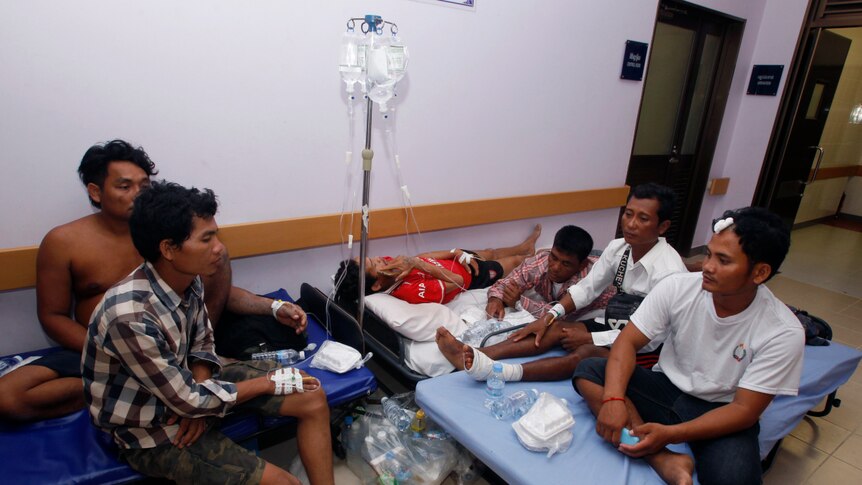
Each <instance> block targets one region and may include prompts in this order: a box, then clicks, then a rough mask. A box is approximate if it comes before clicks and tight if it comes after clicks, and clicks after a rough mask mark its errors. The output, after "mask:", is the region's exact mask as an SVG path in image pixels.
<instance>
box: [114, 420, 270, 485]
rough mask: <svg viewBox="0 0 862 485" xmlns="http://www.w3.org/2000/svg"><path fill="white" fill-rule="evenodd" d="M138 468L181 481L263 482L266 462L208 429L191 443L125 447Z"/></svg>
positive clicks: (124, 451) (127, 456) (126, 457)
mask: <svg viewBox="0 0 862 485" xmlns="http://www.w3.org/2000/svg"><path fill="white" fill-rule="evenodd" d="M120 456H121V457H122V458H123V459H124V460H125V461H126V462H127V463H128V464H129V466H131V467H132V468H133V469H134V470H136V471H138V472H140V473H142V474H144V475H147V476H150V477H155V478H167V479H169V480H173V481H175V482H177V483H179V484H184V483H194V484H208V483H212V484H234V483H236V484H246V483H249V484H252V483H260V480H261V478H262V477H263V468H264V466H265V465H266V462H265V461H263V459H261V458H259V457H258V456H257V455H255V454H254V453H253V452H251V451H249V450H247V449H245V448H243V447H242V446H240V445H238V444H236V443H234V442H233V441H232V440H231V439H230V438H228V437H227V436H225V435H223V434H222V433H221V432H220V431H218V430H216V429H208V430H207V431H206V432H205V433H204V434H203V435H201V437H200V438H199V439H198V440H197V441H195V442H194V444H192V445H191V446H188V447H186V448H177V447H176V446H174V445H171V444H168V445H161V446H157V447H155V448H144V449H139V448H134V449H121V450H120Z"/></svg>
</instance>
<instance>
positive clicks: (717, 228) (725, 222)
mask: <svg viewBox="0 0 862 485" xmlns="http://www.w3.org/2000/svg"><path fill="white" fill-rule="evenodd" d="M732 225H733V217H725V218H724V219H719V220H717V221H715V224H713V226H712V232H714V233H716V234H718V233H720V232H721V231H723V230H725V229H727V228H728V227H730V226H732Z"/></svg>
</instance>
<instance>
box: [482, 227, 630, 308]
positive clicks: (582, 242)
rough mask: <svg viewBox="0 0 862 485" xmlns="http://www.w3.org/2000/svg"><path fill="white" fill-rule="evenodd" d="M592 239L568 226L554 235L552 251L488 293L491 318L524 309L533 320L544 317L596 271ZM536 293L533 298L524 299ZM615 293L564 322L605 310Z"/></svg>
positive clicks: (533, 259)
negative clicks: (506, 311)
mask: <svg viewBox="0 0 862 485" xmlns="http://www.w3.org/2000/svg"><path fill="white" fill-rule="evenodd" d="M592 248H593V238H592V237H590V235H589V233H587V231H585V230H583V229H581V228H580V227H577V226H565V227H563V228H562V229H560V230H559V231H557V234H556V235H554V245H553V247H552V248H551V249H546V250H543V251H539V252H537V253H536V255H535V256H532V257H529V258H527V259H525V260H524V262H523V263H522V264H521V265H520V266H518V267H517V268H515V269H514V271H512V273H511V274H510V275H509V276H506V277H505V278H503V279H501V280H499V281H497V282H496V283H494V285H493V286H491V287H490V288H489V289H488V305H487V306H486V307H485V312H486V313H487V314H488V316H490V317H493V318H497V319H502V318H503V317H504V316H505V309H506V307H510V308H514V309H521V310H526V311H528V312H530V314H532V315H534V316H537V317H538V316H541V315H544V314H545V313H547V312H548V310H550V309H551V306H552V305H553V304H554V303H556V302H557V301H559V300H560V298H562V297H563V296H564V295H565V294H566V290H568V289H569V287H570V286H572V285H574V284H575V283H577V282H578V281H580V280H581V279H582V278H584V277H585V276H586V275H587V273H589V272H590V268H592V267H593V263H595V262H596V261H597V260H598V259H599V258H598V256H589V254H590V251H591V250H592ZM528 290H533V293H534V294H532V295H525V294H524V293H525V292H527V291H528ZM613 294H614V292H613V290H612V289H609V290H607V291H605V292H604V293H602V294H601V295H600V296H599V297H598V298H596V299H595V300H594V301H593V302H592V303H591V304H590V305H588V306H586V307H584V308H583V309H578V311H577V312H573V313H571V314H569V315H566V316H565V317H564V319H565V320H570V321H577V320H581V319H583V317H584V315H587V314H588V313H595V312H593V310H601V309H604V308H605V307H606V306H607V304H608V300H610V298H611V297H612V296H613Z"/></svg>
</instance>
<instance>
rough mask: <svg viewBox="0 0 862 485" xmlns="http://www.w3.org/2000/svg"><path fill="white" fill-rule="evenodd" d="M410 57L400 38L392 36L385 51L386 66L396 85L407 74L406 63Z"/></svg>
mask: <svg viewBox="0 0 862 485" xmlns="http://www.w3.org/2000/svg"><path fill="white" fill-rule="evenodd" d="M409 59H410V55H409V54H408V53H407V46H405V45H404V42H403V41H402V40H401V38H400V37H398V36H395V35H393V36H392V42H391V43H390V45H389V49H387V51H386V61H387V62H386V66H387V67H388V68H389V76H390V77H392V78H393V79H394V81H395V82H396V83H397V82H398V81H400V80H401V78H403V77H404V73H406V72H407V61H408V60H409Z"/></svg>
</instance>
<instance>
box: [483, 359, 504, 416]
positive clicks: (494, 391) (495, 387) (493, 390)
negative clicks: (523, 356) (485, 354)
mask: <svg viewBox="0 0 862 485" xmlns="http://www.w3.org/2000/svg"><path fill="white" fill-rule="evenodd" d="M492 369H493V370H492V372H491V375H490V376H489V377H488V380H487V381H486V382H485V407H486V408H488V409H491V407H492V406H493V405H494V403H495V402H497V401H500V400H502V399H503V389H504V388H505V387H506V381H504V380H503V364H501V363H500V362H494V367H492Z"/></svg>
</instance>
